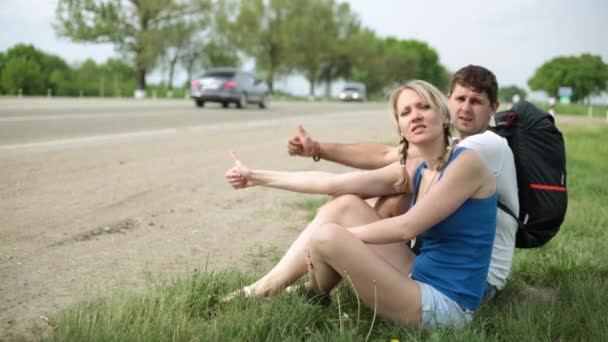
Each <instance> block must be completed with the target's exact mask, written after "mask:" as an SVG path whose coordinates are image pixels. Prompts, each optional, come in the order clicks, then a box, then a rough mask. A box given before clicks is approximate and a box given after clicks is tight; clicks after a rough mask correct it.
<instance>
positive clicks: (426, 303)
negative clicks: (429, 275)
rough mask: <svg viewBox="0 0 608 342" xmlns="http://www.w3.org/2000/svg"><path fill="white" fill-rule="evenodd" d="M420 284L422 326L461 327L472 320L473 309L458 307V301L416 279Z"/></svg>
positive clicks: (436, 327)
mask: <svg viewBox="0 0 608 342" xmlns="http://www.w3.org/2000/svg"><path fill="white" fill-rule="evenodd" d="M416 282H417V283H418V285H420V293H421V297H422V298H421V302H422V328H423V329H429V330H435V329H439V328H446V327H452V328H462V327H464V326H465V325H467V324H468V323H470V322H471V321H472V320H473V313H474V311H471V310H468V309H465V308H462V307H460V305H458V303H456V302H455V301H453V300H451V299H450V298H448V296H446V295H444V294H443V293H441V292H439V291H438V290H436V289H435V288H434V287H432V286H431V285H428V284H425V283H422V282H420V281H418V280H416Z"/></svg>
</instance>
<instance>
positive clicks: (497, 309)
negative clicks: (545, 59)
mask: <svg viewBox="0 0 608 342" xmlns="http://www.w3.org/2000/svg"><path fill="white" fill-rule="evenodd" d="M563 131H564V135H565V139H566V148H567V154H568V174H569V177H568V182H569V184H568V187H569V200H570V202H569V209H568V214H567V216H566V220H565V223H564V224H563V225H562V228H561V231H560V232H559V233H558V235H557V236H556V237H555V238H554V239H553V240H552V241H550V242H549V243H548V244H547V245H546V246H544V247H542V248H537V249H532V250H517V252H516V257H515V260H514V265H513V272H512V275H511V279H510V281H509V283H508V285H507V287H506V288H505V289H504V290H503V291H502V292H501V293H500V294H499V295H498V297H497V298H496V299H494V300H493V301H492V302H490V303H488V304H486V305H484V306H482V308H481V309H480V311H479V312H478V313H477V314H476V316H475V319H474V321H473V323H472V324H471V325H470V326H468V327H466V328H465V329H463V330H461V331H452V330H440V331H436V332H432V333H431V332H425V331H416V330H411V329H407V328H405V327H403V326H401V325H397V324H391V323H387V322H385V321H383V320H381V319H376V320H375V322H374V314H373V312H372V311H371V310H369V309H367V308H364V307H363V306H359V304H358V302H357V299H356V297H355V296H354V295H353V294H352V292H351V291H350V289H349V288H348V287H346V286H344V285H341V286H340V287H339V288H338V289H336V291H334V292H333V293H332V301H331V303H330V304H328V305H319V304H311V303H309V302H308V301H307V300H306V299H305V297H304V296H301V295H288V294H280V295H278V296H276V297H274V298H271V299H244V298H239V299H236V300H234V301H232V302H230V303H220V302H219V298H221V297H222V296H223V295H225V294H226V293H228V292H230V291H231V290H234V289H237V288H240V287H241V286H243V285H244V284H247V283H249V282H251V281H252V280H253V279H254V278H256V277H257V276H259V275H260V273H259V272H258V271H255V272H252V273H250V274H243V273H241V272H238V271H236V270H232V269H226V270H222V271H219V272H205V271H195V272H194V273H192V274H188V275H184V276H183V278H180V279H164V280H156V282H155V283H154V284H151V285H150V286H149V287H148V288H147V289H145V290H143V291H138V292H123V293H117V294H116V295H115V296H113V297H111V298H104V299H94V300H91V301H88V302H84V303H81V304H78V305H75V306H73V307H71V308H68V309H66V310H64V311H62V312H60V313H59V314H58V315H57V316H55V317H53V318H52V319H51V324H52V326H53V327H54V333H53V334H52V335H50V336H48V337H44V338H43V339H45V340H51V341H219V340H221V341H303V340H306V341H364V340H366V339H367V336H368V335H369V340H371V341H390V340H392V339H398V340H400V341H405V340H415V341H443V340H450V341H487V340H490V341H498V340H500V341H514V340H515V341H571V340H574V341H606V340H608V262H607V260H608V250H607V249H606V247H605V246H606V237H607V234H606V229H607V227H608V206H607V203H608V186H606V185H605V180H606V179H607V178H606V170H608V145H607V144H606V143H605V140H606V137H608V126H605V125H601V126H565V127H563ZM322 203H323V201H322V200H318V201H317V200H311V201H308V202H307V203H305V204H303V205H302V206H303V208H304V210H308V211H310V212H313V213H314V211H315V210H316V208H317V207H318V206H319V205H321V204H322ZM276 252H277V251H276V250H274V249H273V247H260V249H259V250H253V251H251V252H250V253H251V254H253V255H255V256H256V257H257V258H272V259H275V258H276ZM254 268H255V267H254ZM372 322H374V323H373V324H372Z"/></svg>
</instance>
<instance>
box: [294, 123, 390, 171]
mask: <svg viewBox="0 0 608 342" xmlns="http://www.w3.org/2000/svg"><path fill="white" fill-rule="evenodd" d="M287 150H288V152H289V155H291V156H295V155H297V156H301V157H312V158H313V159H314V160H315V161H319V160H321V159H325V160H328V161H332V162H335V163H339V164H343V165H347V166H351V167H356V168H359V169H366V170H372V169H379V168H381V167H384V166H386V165H389V164H391V163H393V162H395V161H397V160H398V159H399V157H398V151H397V147H391V146H386V145H384V144H380V143H375V142H368V143H358V144H338V143H322V142H318V141H315V140H314V139H312V137H311V136H310V134H308V132H306V130H305V129H304V127H302V125H298V134H297V135H294V136H292V137H291V138H289V141H288V145H287Z"/></svg>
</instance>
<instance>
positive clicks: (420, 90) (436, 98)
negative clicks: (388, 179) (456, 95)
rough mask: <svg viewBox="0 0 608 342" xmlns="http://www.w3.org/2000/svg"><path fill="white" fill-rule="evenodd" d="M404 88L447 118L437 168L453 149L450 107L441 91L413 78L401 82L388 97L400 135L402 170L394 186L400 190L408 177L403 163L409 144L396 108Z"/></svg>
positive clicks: (440, 166)
mask: <svg viewBox="0 0 608 342" xmlns="http://www.w3.org/2000/svg"><path fill="white" fill-rule="evenodd" d="M406 89H407V90H411V91H413V92H415V93H416V94H418V96H420V98H421V99H422V101H424V102H425V103H427V104H428V105H429V106H431V109H433V110H434V111H435V112H437V113H439V114H440V115H442V116H443V117H445V118H446V119H447V122H448V124H447V125H445V126H444V128H443V133H444V142H445V145H446V152H445V153H444V155H443V156H441V157H440V158H439V161H440V162H439V166H438V168H439V169H441V168H442V167H443V165H444V164H445V163H446V162H447V160H448V159H449V157H450V154H451V151H452V149H453V145H454V143H453V140H452V132H451V128H450V124H449V122H450V108H449V107H448V103H447V101H446V97H445V95H444V94H442V93H441V91H439V89H437V88H436V87H435V86H434V85H432V84H430V83H428V82H425V81H422V80H413V81H409V82H407V83H405V84H403V85H402V86H400V87H398V88H397V89H395V90H393V92H392V94H391V97H390V106H391V110H392V112H393V118H394V119H395V122H396V123H397V131H398V132H399V136H400V137H401V140H400V143H399V162H400V163H401V165H402V166H403V172H402V176H401V179H400V180H399V181H398V182H397V183H396V184H395V186H396V187H397V188H398V189H400V190H403V189H405V187H406V185H407V180H408V177H407V172H406V170H405V163H406V161H407V149H408V148H409V145H410V144H409V142H408V141H407V139H405V137H403V136H401V132H400V131H399V109H398V108H397V101H398V100H399V96H401V93H402V92H403V91H404V90H406Z"/></svg>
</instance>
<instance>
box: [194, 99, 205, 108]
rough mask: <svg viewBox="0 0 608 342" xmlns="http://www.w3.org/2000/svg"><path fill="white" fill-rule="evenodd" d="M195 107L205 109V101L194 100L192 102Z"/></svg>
mask: <svg viewBox="0 0 608 342" xmlns="http://www.w3.org/2000/svg"><path fill="white" fill-rule="evenodd" d="M194 102H195V103H196V106H197V107H205V101H201V100H196V101H194Z"/></svg>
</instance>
